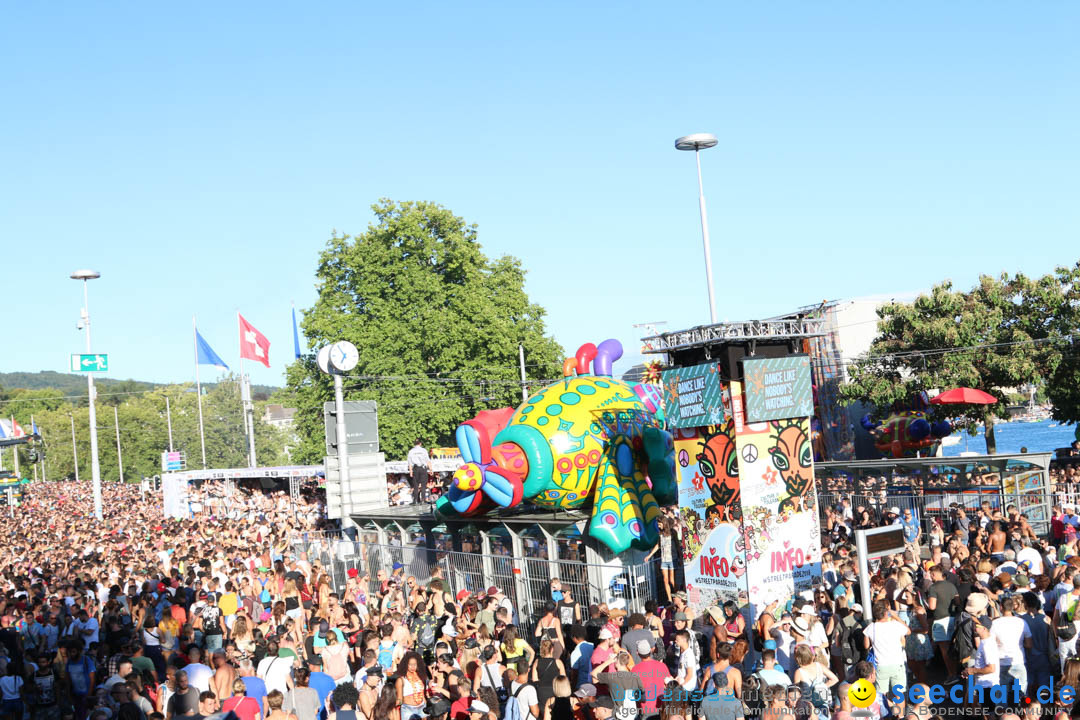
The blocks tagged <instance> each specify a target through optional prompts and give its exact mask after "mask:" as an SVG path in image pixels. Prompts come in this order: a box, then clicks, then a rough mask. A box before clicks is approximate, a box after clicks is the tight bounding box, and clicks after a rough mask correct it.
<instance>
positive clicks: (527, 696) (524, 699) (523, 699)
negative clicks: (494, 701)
mask: <svg viewBox="0 0 1080 720" xmlns="http://www.w3.org/2000/svg"><path fill="white" fill-rule="evenodd" d="M510 697H511V698H513V699H515V700H516V701H517V704H518V711H519V712H520V713H521V718H522V720H536V718H538V717H540V705H539V703H540V701H539V699H538V698H537V695H536V688H535V687H534V686H532V685H530V684H529V674H528V673H524V672H523V673H519V674H518V676H517V679H516V680H515V681H514V682H512V683H510Z"/></svg>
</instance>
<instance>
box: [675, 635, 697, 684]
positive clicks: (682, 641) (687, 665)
mask: <svg viewBox="0 0 1080 720" xmlns="http://www.w3.org/2000/svg"><path fill="white" fill-rule="evenodd" d="M675 645H676V647H678V649H679V674H678V676H677V677H676V678H675V681H676V682H677V683H679V686H680V687H682V689H683V690H686V691H687V692H693V691H694V690H696V689H697V685H698V677H697V674H698V660H697V658H696V657H694V651H693V650H691V649H690V632H689V631H688V630H680V631H678V632H677V633H675Z"/></svg>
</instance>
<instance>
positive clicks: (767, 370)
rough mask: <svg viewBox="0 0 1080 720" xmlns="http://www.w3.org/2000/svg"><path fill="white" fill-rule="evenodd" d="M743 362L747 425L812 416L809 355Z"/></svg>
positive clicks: (812, 400) (812, 399)
mask: <svg viewBox="0 0 1080 720" xmlns="http://www.w3.org/2000/svg"><path fill="white" fill-rule="evenodd" d="M742 363H743V376H744V377H745V378H746V420H747V422H763V421H765V420H780V419H782V418H794V417H809V416H811V415H813V414H814V395H813V390H812V389H811V381H810V356H809V355H789V356H787V357H779V358H746V359H744V360H743V361H742Z"/></svg>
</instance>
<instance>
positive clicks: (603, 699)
mask: <svg viewBox="0 0 1080 720" xmlns="http://www.w3.org/2000/svg"><path fill="white" fill-rule="evenodd" d="M594 705H595V706H596V707H601V708H607V709H608V710H614V709H615V701H614V700H612V699H611V696H610V695H601V696H600V697H598V698H596V702H595V703H594Z"/></svg>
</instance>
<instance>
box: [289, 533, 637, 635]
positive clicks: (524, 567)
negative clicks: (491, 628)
mask: <svg viewBox="0 0 1080 720" xmlns="http://www.w3.org/2000/svg"><path fill="white" fill-rule="evenodd" d="M292 546H293V549H294V551H296V552H306V553H307V557H308V561H309V562H312V563H314V562H316V561H318V562H319V564H320V565H321V566H322V567H323V568H324V570H325V571H326V572H328V573H329V575H330V578H331V583H332V585H333V587H334V589H335V591H337V592H338V593H341V592H343V591H344V589H345V586H346V583H347V580H348V572H349V570H350V569H353V568H355V569H356V570H357V574H358V576H360V577H363V576H364V575H367V576H369V578H370V579H369V585H368V591H369V592H375V591H376V590H377V589H378V581H377V580H376V574H377V572H378V571H379V570H386V571H387V572H389V571H390V569H391V568H392V567H393V566H394V564H395V563H401V564H402V565H403V566H404V576H405V577H406V578H408V577H409V576H412V577H415V578H416V579H417V580H418V581H419V582H420V583H422V584H426V583H427V582H428V579H429V578H430V577H431V576H432V573H433V570H434V568H436V567H438V568H441V569H442V577H443V578H444V586H445V587H446V589H447V590H449V591H450V593H451V594H453V595H454V596H455V597H456V596H457V594H458V593H459V592H460V591H462V590H467V591H469V592H471V593H477V592H484V591H485V590H487V589H488V588H489V587H491V586H492V585H494V586H495V587H497V588H499V589H500V590H502V591H503V592H504V593H506V595H507V597H509V598H510V600H511V602H512V603H513V604H514V608H515V609H516V610H517V612H518V615H519V617H518V625H519V627H520V628H522V629H523V630H524V631H525V632H527V633H529V636H530V637H531V634H532V632H533V630H534V629H535V627H536V621H537V620H539V618H540V615H541V613H542V608H543V606H544V603H546V602H548V601H549V600H551V580H552V579H553V578H558V579H559V582H560V583H561V584H562V586H563V588H570V590H571V592H572V593H573V597H574V599H575V600H576V601H577V602H579V603H581V604H582V606H583V607H582V610H583V612H585V611H586V607H587V606H588V605H589V604H596V603H601V602H604V603H607V604H608V605H609V606H611V605H612V603H617V604H623V605H624V606H625V608H626V610H627V612H636V611H643V610H644V605H645V601H646V600H650V599H654V598H655V597H656V592H655V588H656V581H657V578H658V572H659V558H658V557H657V558H654V559H653V560H652V561H650V562H647V563H640V564H624V563H621V562H620V561H619V560H618V559H616V560H615V561H613V562H612V563H611V564H608V565H592V564H588V563H583V562H574V561H570V560H550V559H546V558H520V557H513V556H510V555H483V554H479V553H469V552H455V551H445V550H438V549H430V548H427V547H422V546H401V545H380V544H377V543H370V542H364V541H362V540H352V539H350V538H349V537H347V536H346V535H344V534H343V533H308V534H306V535H305V536H304V537H299V538H294V539H293V541H292ZM620 601H621V603H620ZM586 617H587V616H586Z"/></svg>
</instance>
